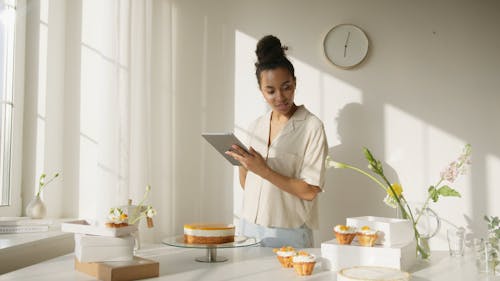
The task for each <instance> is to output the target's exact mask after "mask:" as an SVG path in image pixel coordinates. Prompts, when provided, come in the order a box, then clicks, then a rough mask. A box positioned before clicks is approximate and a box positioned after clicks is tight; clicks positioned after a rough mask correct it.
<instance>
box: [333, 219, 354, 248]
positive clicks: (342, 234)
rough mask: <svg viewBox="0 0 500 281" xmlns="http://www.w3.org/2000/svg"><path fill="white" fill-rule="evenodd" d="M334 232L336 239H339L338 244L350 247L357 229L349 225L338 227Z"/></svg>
mask: <svg viewBox="0 0 500 281" xmlns="http://www.w3.org/2000/svg"><path fill="white" fill-rule="evenodd" d="M333 232H334V233H335V238H337V242H338V243H339V244H342V245H349V244H351V242H352V239H354V237H355V236H356V228H355V227H353V226H347V225H340V224H339V225H336V226H335V228H333Z"/></svg>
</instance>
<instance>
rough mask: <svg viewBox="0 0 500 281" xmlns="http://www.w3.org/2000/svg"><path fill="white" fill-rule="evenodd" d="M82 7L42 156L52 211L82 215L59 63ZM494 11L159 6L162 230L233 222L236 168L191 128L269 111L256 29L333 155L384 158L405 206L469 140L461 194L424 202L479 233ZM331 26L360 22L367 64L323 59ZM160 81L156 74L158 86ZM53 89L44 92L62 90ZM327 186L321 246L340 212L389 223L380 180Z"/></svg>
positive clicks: (489, 151)
mask: <svg viewBox="0 0 500 281" xmlns="http://www.w3.org/2000/svg"><path fill="white" fill-rule="evenodd" d="M35 2H36V1H35ZM50 2H51V3H52V1H50ZM154 2H155V3H156V4H158V3H163V2H162V1H154ZM80 5H81V4H80V2H79V1H71V3H70V2H67V3H66V6H67V7H66V19H67V23H68V24H67V25H66V27H65V28H66V32H65V33H64V36H66V38H65V39H64V40H65V42H66V43H65V44H66V49H65V52H64V50H63V51H61V53H65V60H66V61H65V66H66V69H65V74H64V78H60V81H59V83H65V86H64V89H65V90H66V91H65V93H64V101H55V102H56V103H58V104H59V107H64V108H65V111H64V120H65V122H64V129H63V131H64V132H60V131H57V130H52V131H51V134H54V135H55V136H59V137H60V138H61V139H64V143H63V145H62V148H61V149H60V150H53V151H52V152H51V153H54V155H55V157H57V158H56V159H58V160H57V161H58V162H57V163H56V164H58V163H60V161H63V163H64V175H65V176H64V181H63V184H64V189H63V188H62V187H61V188H59V186H51V192H55V191H56V190H59V192H62V193H63V194H62V195H61V196H63V198H64V200H63V201H64V203H63V205H62V206H63V207H61V209H58V210H59V211H58V213H52V214H53V215H54V216H78V215H79V214H78V206H77V205H78V204H77V203H78V201H79V198H78V189H79V188H81V186H80V185H81V183H80V178H79V177H81V175H80V174H79V173H82V171H79V170H78V169H79V167H78V161H79V159H78V157H79V156H78V153H79V150H78V147H77V146H78V139H77V138H78V133H79V130H80V128H79V126H80V125H79V124H80V123H79V122H80V120H78V110H79V108H80V104H79V102H80V101H79V97H78V96H76V93H75V91H74V90H77V91H76V92H78V91H79V89H80V88H81V87H83V86H82V85H80V83H81V81H79V77H80V76H81V73H80V72H79V71H80V70H79V68H73V67H69V66H72V65H73V62H74V61H75V60H77V58H78V57H80V56H81V53H80V51H79V50H78V48H77V45H78V44H80V41H78V40H80V36H81V34H80V32H81V26H79V24H78V22H79V20H78V17H79V16H81V14H80V13H79V11H81V9H82V8H81V6H80ZM499 11H500V3H499V2H498V1H493V0H491V1H481V3H475V2H471V1H452V0H447V1H438V2H436V1H415V2H410V1H396V0H380V1H352V0H343V1H340V0H338V1H330V0H328V1H327V0H316V1H299V0H279V1H265V0H256V1H230V0H226V1H223V0H212V1H195V0H182V1H181V0H178V1H173V6H172V9H171V10H170V11H169V12H170V15H169V16H171V22H170V24H171V25H172V34H168V35H165V36H171V37H172V40H173V43H174V44H173V46H172V49H169V48H168V47H167V46H166V47H165V52H171V56H172V61H173V64H172V68H171V69H160V71H165V76H164V77H165V79H167V80H168V79H169V77H172V96H171V97H170V96H169V98H168V103H169V104H170V103H173V105H174V106H173V108H174V111H173V112H165V113H160V112H157V113H156V114H157V115H158V118H162V119H163V120H165V119H168V118H171V120H170V119H169V120H170V121H168V124H169V125H168V126H165V127H164V128H163V129H166V130H170V129H171V130H172V136H173V145H172V147H168V148H165V151H171V155H172V163H174V165H173V166H174V168H173V170H169V169H164V171H165V174H170V173H171V175H172V180H170V179H166V178H165V177H164V178H162V180H161V181H162V182H158V184H156V186H161V185H168V186H173V187H174V192H173V193H172V194H169V195H168V196H170V197H172V196H173V198H174V199H173V200H172V201H166V202H172V204H173V205H172V214H169V215H170V216H171V221H168V224H169V226H168V227H171V228H173V229H171V231H170V233H180V232H181V231H182V224H183V223H185V222H188V221H195V220H205V221H208V220H212V221H213V220H219V221H221V220H223V221H229V220H231V219H232V212H233V208H234V211H235V212H236V213H237V212H238V208H239V206H240V202H239V200H240V197H241V192H240V189H239V187H238V186H237V184H236V181H235V179H234V170H233V168H232V167H231V166H230V165H228V164H227V163H226V162H225V161H223V160H222V159H221V157H220V155H218V154H217V153H216V152H215V151H214V150H213V149H212V148H211V147H210V146H209V145H208V144H206V142H204V141H203V140H202V138H201V137H200V133H201V132H203V131H215V130H217V131H221V130H233V129H234V128H235V127H236V128H244V127H245V126H246V124H247V123H248V122H249V120H252V119H254V118H255V117H257V116H258V115H259V114H261V113H262V112H263V111H265V109H266V108H265V105H264V104H263V102H262V100H261V98H260V93H259V92H258V89H257V84H256V80H255V74H254V68H253V62H254V53H253V51H254V49H255V43H256V41H257V40H258V39H259V38H261V37H262V36H263V35H266V34H275V35H277V36H278V37H279V38H280V39H282V41H283V42H284V43H285V44H287V45H289V46H290V51H289V55H290V56H291V58H292V60H293V62H294V64H295V66H296V69H297V73H296V74H297V79H298V81H297V83H298V88H297V94H296V99H297V102H298V103H304V104H305V105H306V106H307V107H308V108H309V109H310V110H311V111H313V112H314V113H315V114H316V115H318V116H319V117H320V118H321V119H322V120H323V121H324V123H325V125H326V131H327V135H328V141H329V145H330V152H331V155H332V156H334V157H335V158H336V159H338V160H339V161H343V162H348V163H351V164H355V165H357V166H359V167H365V165H366V163H365V160H364V158H363V155H362V151H361V148H362V146H366V147H368V148H370V149H371V150H372V152H373V153H374V154H375V155H376V156H378V157H379V158H380V159H381V160H383V161H385V162H386V164H387V169H388V171H389V173H388V174H389V175H391V176H393V177H394V179H396V172H397V176H398V178H399V180H400V181H401V183H402V185H403V187H404V188H405V194H406V196H407V197H408V199H409V200H410V201H412V202H415V203H419V202H421V201H422V200H423V199H424V197H425V195H426V190H427V188H428V186H429V185H430V184H433V183H435V181H436V180H437V179H438V177H439V172H440V170H441V169H442V168H443V167H445V166H446V165H447V164H448V163H449V162H450V161H452V160H454V159H455V157H456V156H458V154H459V152H460V150H461V148H462V146H463V144H465V143H471V144H472V147H473V166H472V172H471V173H470V175H468V176H465V177H462V178H461V179H460V180H459V181H458V182H457V183H456V184H454V185H453V187H455V188H457V189H458V190H459V191H460V192H461V193H462V195H463V198H461V199H457V198H445V199H444V200H442V202H439V203H438V204H436V205H433V206H432V208H433V209H435V210H436V211H437V212H438V213H439V214H440V215H441V216H442V217H443V218H445V219H446V220H448V221H449V222H451V223H453V224H456V225H464V226H467V227H468V229H469V230H470V231H475V232H481V231H484V229H485V226H484V223H483V222H482V216H483V214H485V213H486V214H491V215H500V207H498V205H497V204H494V203H495V200H498V199H497V198H499V191H498V190H499V188H498V186H499V185H500V178H499V177H498V170H499V168H500V167H499V166H500V149H499V148H498V146H497V145H496V144H498V143H499V142H500V131H499V130H498V125H496V121H497V120H500V113H499V111H498V110H496V107H497V106H498V104H499V102H500V97H499V96H498V89H499V88H500V87H499V86H500V81H499V79H498V78H497V77H498V73H500V56H498V55H497V50H498V48H499V46H500V38H499V37H498V36H496V34H497V29H498V27H500V18H498V17H497V14H498V12H499ZM153 16H154V17H158V19H156V22H157V23H161V24H168V22H164V21H162V20H161V19H162V18H163V16H164V15H162V14H161V13H156V14H154V15H153ZM80 22H81V21H80ZM340 23H353V24H356V25H358V26H360V27H361V28H363V29H364V30H365V31H366V33H367V35H368V37H369V39H370V51H369V55H368V58H367V60H366V61H365V62H364V63H363V64H362V65H361V66H360V67H358V68H355V69H352V70H341V69H339V68H336V67H335V66H333V65H332V64H330V63H329V62H328V61H327V60H326V58H325V57H324V55H323V51H322V40H323V37H324V36H325V34H326V33H327V32H328V31H329V29H331V28H332V27H333V26H335V25H337V24H340ZM31 26H32V30H31V31H30V30H28V31H27V42H28V44H27V47H28V48H27V56H26V59H27V68H26V78H27V83H26V97H27V98H26V99H28V97H29V96H32V95H34V94H35V92H36V91H37V88H36V87H35V86H34V85H36V84H33V83H34V82H36V81H37V80H36V79H37V77H38V76H37V71H38V70H37V69H38V68H37V67H30V61H31V62H32V61H33V60H36V59H37V58H36V57H33V56H30V55H29V54H30V53H32V52H34V50H32V49H30V47H29V46H31V45H30V43H29V42H34V40H37V36H39V35H38V31H36V28H38V27H34V25H33V24H31ZM29 28H30V22H29V21H28V29H29ZM159 36H161V35H159ZM155 52H161V50H155ZM56 62H57V61H56ZM169 71H172V76H170V75H169V73H168V72H169ZM161 74H162V73H157V72H154V73H153V75H154V76H155V79H157V80H161V79H162V76H161ZM159 83H161V82H159ZM53 89H55V93H51V94H53V95H58V93H60V91H61V90H60V88H53ZM157 94H158V95H164V93H157ZM158 98H159V99H163V96H158ZM163 102H165V100H164V101H163ZM32 107H33V105H31V107H30V104H29V103H27V104H26V108H27V110H28V114H27V115H26V114H25V119H26V120H31V121H28V122H32V123H28V125H27V127H26V128H25V130H24V136H25V145H24V146H25V151H24V153H27V154H25V156H24V163H23V165H24V166H23V167H25V168H26V169H25V171H26V173H25V174H23V185H24V188H25V190H26V189H27V190H29V188H31V189H32V188H33V184H34V181H33V178H34V174H35V169H34V167H33V166H32V165H33V161H34V159H35V158H34V156H33V155H34V153H35V152H34V151H35V149H34V144H33V143H31V142H26V140H27V139H28V138H31V137H33V136H32V134H31V133H32V132H33V131H34V128H35V127H34V126H35V123H33V122H34V121H33V120H34V118H35V117H34V116H32V115H30V113H29V112H33V110H34V109H33V108H32ZM155 108H156V109H157V110H160V109H159V108H158V106H157V107H155ZM30 110H31V111H30ZM56 112H57V111H56ZM57 114H59V113H57ZM165 115H168V116H165ZM57 126H59V125H57ZM63 134H66V136H64V137H63ZM156 142H157V144H156V145H159V146H160V147H161V143H160V142H159V141H158V140H156ZM52 145H54V144H52ZM57 145H59V144H57ZM162 153H163V152H162ZM167 155H170V154H167ZM61 159H62V160H61ZM30 161H31V162H30ZM163 165H165V164H164V163H163V164H162V162H161V161H160V162H159V163H158V165H157V166H155V169H156V170H157V171H162V169H163V168H164V166H163ZM53 166H56V165H55V164H53ZM169 178H170V177H169ZM326 190H327V191H326V192H325V193H323V194H321V195H320V204H321V209H320V225H321V228H320V230H319V231H318V232H316V244H317V245H318V244H319V243H320V242H321V241H324V240H328V239H331V238H332V234H331V229H332V227H333V226H334V225H335V224H338V223H343V222H344V220H345V218H346V217H349V216H359V215H368V214H369V215H381V216H393V215H395V212H394V210H392V209H389V208H387V207H386V206H385V205H384V204H383V203H382V199H383V197H384V194H382V193H381V192H380V190H379V189H377V187H376V186H374V185H373V184H372V183H371V182H369V181H368V180H366V179H365V178H363V177H361V176H360V175H357V174H353V173H352V172H350V171H346V170H335V171H333V170H329V171H328V175H327V187H326ZM233 198H235V200H236V201H235V202H234V207H233ZM80 200H81V198H80ZM156 200H160V201H159V202H161V200H162V198H157V199H156ZM49 212H50V210H49ZM447 226H449V224H447V223H445V224H444V227H443V229H446V227H447ZM443 233H444V232H443V231H441V233H440V234H439V235H438V237H437V238H436V239H433V241H432V242H433V243H434V244H433V246H434V247H435V248H444V247H445V242H444V241H445V240H444V235H443Z"/></svg>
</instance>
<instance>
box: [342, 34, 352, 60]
mask: <svg viewBox="0 0 500 281" xmlns="http://www.w3.org/2000/svg"><path fill="white" fill-rule="evenodd" d="M350 36H351V32H350V31H349V32H348V33H347V37H346V39H345V43H344V58H345V55H346V52H347V43H349V37H350Z"/></svg>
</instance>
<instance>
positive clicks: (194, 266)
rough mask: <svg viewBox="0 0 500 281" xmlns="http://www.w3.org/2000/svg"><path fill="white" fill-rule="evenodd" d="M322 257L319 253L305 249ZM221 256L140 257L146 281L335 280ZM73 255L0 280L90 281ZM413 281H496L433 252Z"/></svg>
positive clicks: (467, 259)
mask: <svg viewBox="0 0 500 281" xmlns="http://www.w3.org/2000/svg"><path fill="white" fill-rule="evenodd" d="M306 250H308V251H310V252H311V253H313V254H316V255H317V256H321V253H320V249H319V248H314V249H306ZM217 253H218V255H219V256H226V257H228V258H229V260H228V261H226V262H222V263H213V264H208V263H201V262H196V261H195V260H194V259H195V258H196V257H199V256H204V255H205V254H206V252H205V250H202V249H184V248H175V247H171V246H166V245H153V246H150V247H148V249H143V250H140V251H139V252H138V255H139V256H141V257H144V258H148V259H153V260H157V261H159V262H160V277H158V278H153V279H148V280H176V281H179V280H191V281H192V280H204V281H205V280H208V281H210V280H248V281H250V280H252V281H255V280H259V281H266V280H271V281H279V280H287V281H290V280H315V281H321V280H336V272H335V271H327V270H325V269H324V268H322V266H321V261H319V262H318V263H317V264H316V267H315V269H314V272H313V275H312V276H309V277H300V276H298V275H296V274H295V272H294V270H293V269H285V268H281V266H280V264H279V263H278V261H277V260H276V257H275V254H274V253H273V252H272V249H271V248H262V247H258V246H254V247H248V248H237V249H221V250H218V251H217ZM73 267H74V255H73V254H68V255H65V256H61V257H58V258H54V259H51V260H48V261H45V262H41V263H38V264H35V265H32V266H29V267H26V268H23V269H19V270H17V271H13V272H10V273H7V274H5V275H2V276H0V280H40V281H44V280H47V281H49V280H51V281H53V280H56V281H57V280H65V281H71V280H75V281H78V280H81V281H83V280H94V279H92V277H91V276H88V275H86V274H83V273H80V272H77V271H75V270H74V269H73ZM410 273H411V274H412V279H411V280H412V281H449V280H454V281H476V280H477V281H483V280H500V277H496V278H494V277H488V276H486V275H484V274H478V273H477V270H476V268H475V264H474V259H473V257H472V256H471V254H470V253H469V254H467V255H466V256H464V257H461V258H451V257H449V256H448V253H447V252H433V253H432V258H431V260H430V261H429V262H426V261H419V263H418V264H417V265H416V266H414V268H412V270H411V271H410Z"/></svg>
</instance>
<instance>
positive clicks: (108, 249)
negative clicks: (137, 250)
mask: <svg viewBox="0 0 500 281" xmlns="http://www.w3.org/2000/svg"><path fill="white" fill-rule="evenodd" d="M134 245H135V238H134V237H133V236H131V235H128V236H123V237H107V236H95V235H86V234H78V233H76V234H75V256H76V258H77V259H78V260H79V261H80V262H100V261H130V260H132V259H133V257H134Z"/></svg>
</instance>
